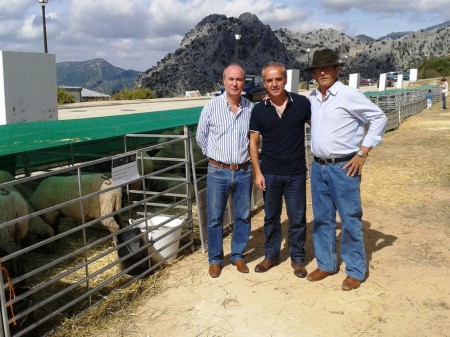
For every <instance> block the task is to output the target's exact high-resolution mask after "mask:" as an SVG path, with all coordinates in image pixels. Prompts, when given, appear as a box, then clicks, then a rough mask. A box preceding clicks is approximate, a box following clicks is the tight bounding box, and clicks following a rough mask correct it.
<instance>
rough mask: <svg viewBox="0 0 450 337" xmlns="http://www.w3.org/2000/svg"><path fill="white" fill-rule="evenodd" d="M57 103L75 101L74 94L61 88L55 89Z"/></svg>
mask: <svg viewBox="0 0 450 337" xmlns="http://www.w3.org/2000/svg"><path fill="white" fill-rule="evenodd" d="M57 96H58V104H66V103H75V100H76V99H75V95H74V94H71V93H68V92H67V91H66V90H64V89H63V88H58V90H57Z"/></svg>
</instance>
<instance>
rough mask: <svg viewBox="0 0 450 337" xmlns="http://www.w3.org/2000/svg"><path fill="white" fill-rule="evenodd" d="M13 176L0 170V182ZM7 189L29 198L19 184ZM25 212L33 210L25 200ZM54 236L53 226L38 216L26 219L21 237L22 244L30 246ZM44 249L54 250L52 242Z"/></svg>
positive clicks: (9, 179)
mask: <svg viewBox="0 0 450 337" xmlns="http://www.w3.org/2000/svg"><path fill="white" fill-rule="evenodd" d="M14 180H15V178H14V176H13V175H12V174H11V173H9V172H6V171H1V170H0V184H1V183H5V182H9V181H14ZM8 189H14V190H15V191H17V192H19V193H20V194H21V195H22V197H23V198H24V200H26V199H27V198H29V196H30V193H29V192H28V190H27V189H26V188H25V187H23V186H22V185H21V184H16V185H14V187H12V186H10V187H8ZM27 208H28V211H27V214H32V213H34V212H35V210H34V208H33V207H32V206H31V204H30V203H29V202H27ZM53 236H54V231H53V228H52V227H51V226H50V225H49V224H47V223H46V222H45V221H44V220H42V218H41V217H40V216H35V217H32V218H30V219H29V220H28V231H27V233H26V235H25V236H24V237H23V238H22V244H23V245H24V246H30V245H32V244H34V243H36V242H39V241H42V240H45V239H48V238H51V237H53ZM44 249H45V250H47V251H48V252H49V253H51V252H53V251H54V243H53V242H50V243H48V244H47V245H45V246H44Z"/></svg>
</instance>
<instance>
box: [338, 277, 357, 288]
mask: <svg viewBox="0 0 450 337" xmlns="http://www.w3.org/2000/svg"><path fill="white" fill-rule="evenodd" d="M360 285H361V281H360V280H357V279H355V278H353V277H351V276H347V277H346V278H345V280H344V282H342V287H341V289H342V290H344V291H350V290H353V289H356V288H359V286H360Z"/></svg>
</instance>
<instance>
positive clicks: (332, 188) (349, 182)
mask: <svg viewBox="0 0 450 337" xmlns="http://www.w3.org/2000/svg"><path fill="white" fill-rule="evenodd" d="M346 163H347V162H342V163H337V164H327V165H321V164H319V163H317V162H315V161H314V162H313V163H312V167H311V195H312V207H313V213H314V224H313V239H314V251H315V254H316V258H317V266H318V267H319V268H320V269H322V270H324V271H327V272H335V271H337V255H336V210H337V211H338V212H339V216H340V218H341V229H342V231H341V233H342V234H341V235H342V236H341V256H342V259H343V260H344V262H345V271H346V273H347V275H348V276H351V277H354V278H356V279H358V280H363V279H364V278H365V273H366V254H365V250H364V240H363V231H362V221H361V218H362V208H361V195H360V184H361V176H354V177H349V176H347V170H344V169H342V167H343V166H344V165H345V164H346Z"/></svg>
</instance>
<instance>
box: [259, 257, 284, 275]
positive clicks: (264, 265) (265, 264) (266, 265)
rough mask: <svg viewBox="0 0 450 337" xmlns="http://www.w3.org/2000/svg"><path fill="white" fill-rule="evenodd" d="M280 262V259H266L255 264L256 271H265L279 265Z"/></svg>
mask: <svg viewBox="0 0 450 337" xmlns="http://www.w3.org/2000/svg"><path fill="white" fill-rule="evenodd" d="M279 263H280V261H278V260H269V259H264V260H262V262H260V263H258V264H257V265H256V266H255V273H265V272H266V271H268V270H269V269H270V268H272V267H275V266H278V264H279Z"/></svg>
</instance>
